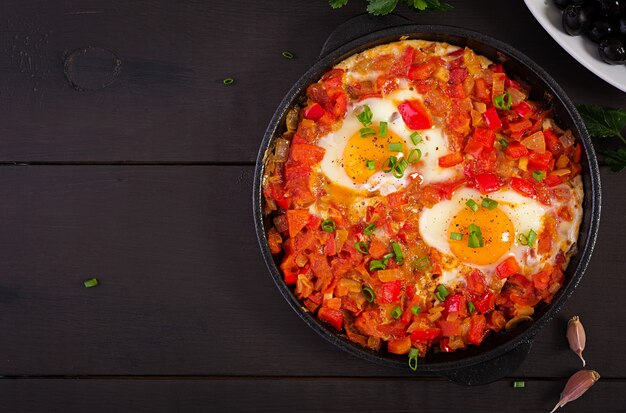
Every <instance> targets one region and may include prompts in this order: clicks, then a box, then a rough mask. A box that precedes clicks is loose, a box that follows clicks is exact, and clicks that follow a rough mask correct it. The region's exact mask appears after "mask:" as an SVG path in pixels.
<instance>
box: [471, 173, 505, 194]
mask: <svg viewBox="0 0 626 413" xmlns="http://www.w3.org/2000/svg"><path fill="white" fill-rule="evenodd" d="M474 182H475V183H476V189H478V190H479V191H480V192H482V193H483V194H488V193H490V192H495V191H497V190H498V189H500V186H501V185H500V180H499V179H498V175H496V174H494V173H493V172H486V173H483V174H478V175H476V176H475V177H474Z"/></svg>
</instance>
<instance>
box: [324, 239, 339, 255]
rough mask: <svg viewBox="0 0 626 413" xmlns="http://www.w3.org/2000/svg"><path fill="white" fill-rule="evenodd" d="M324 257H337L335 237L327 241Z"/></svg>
mask: <svg viewBox="0 0 626 413" xmlns="http://www.w3.org/2000/svg"><path fill="white" fill-rule="evenodd" d="M324 255H328V256H329V257H330V256H333V255H337V246H336V244H335V237H333V236H331V237H330V238H328V241H326V245H325V246H324Z"/></svg>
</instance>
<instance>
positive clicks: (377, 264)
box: [370, 260, 386, 271]
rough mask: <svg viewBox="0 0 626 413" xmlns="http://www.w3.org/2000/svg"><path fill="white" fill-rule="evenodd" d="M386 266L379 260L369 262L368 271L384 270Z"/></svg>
mask: <svg viewBox="0 0 626 413" xmlns="http://www.w3.org/2000/svg"><path fill="white" fill-rule="evenodd" d="M385 268H386V265H385V264H384V263H383V262H382V261H380V260H371V261H370V271H374V270H384V269H385Z"/></svg>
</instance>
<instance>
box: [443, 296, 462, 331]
mask: <svg viewBox="0 0 626 413" xmlns="http://www.w3.org/2000/svg"><path fill="white" fill-rule="evenodd" d="M443 305H444V307H445V308H446V309H445V311H446V312H447V313H448V314H449V313H460V314H461V315H466V314H467V302H466V301H465V297H464V296H463V294H454V295H451V296H450V297H447V298H446V300H445V301H444V302H443ZM444 335H445V334H444Z"/></svg>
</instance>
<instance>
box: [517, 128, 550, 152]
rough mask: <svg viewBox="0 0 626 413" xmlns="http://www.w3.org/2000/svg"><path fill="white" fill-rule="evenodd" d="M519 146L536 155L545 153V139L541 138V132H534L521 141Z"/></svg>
mask: <svg viewBox="0 0 626 413" xmlns="http://www.w3.org/2000/svg"><path fill="white" fill-rule="evenodd" d="M521 144H522V145H524V146H525V147H527V148H528V149H529V150H531V151H535V152H538V153H544V152H545V151H546V139H545V137H544V136H543V132H541V131H539V132H535V133H533V134H532V135H530V136H529V137H527V138H525V139H523V140H522V141H521Z"/></svg>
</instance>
